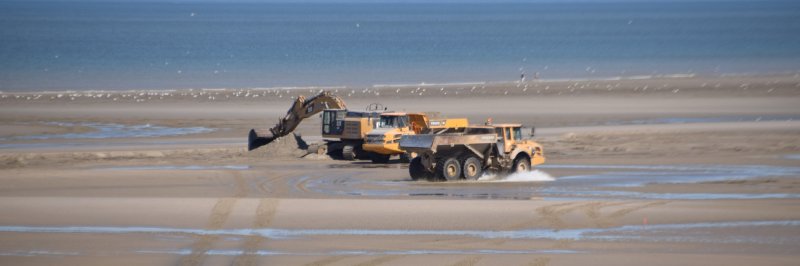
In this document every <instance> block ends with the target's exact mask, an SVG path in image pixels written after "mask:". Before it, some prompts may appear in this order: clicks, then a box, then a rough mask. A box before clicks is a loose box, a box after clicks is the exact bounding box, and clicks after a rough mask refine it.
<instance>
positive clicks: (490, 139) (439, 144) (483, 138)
mask: <svg viewBox="0 0 800 266" xmlns="http://www.w3.org/2000/svg"><path fill="white" fill-rule="evenodd" d="M495 143H497V135H495V134H467V133H447V134H419V135H409V136H403V138H402V139H400V148H402V149H404V150H407V151H412V152H416V153H420V154H421V153H424V152H426V151H431V152H433V153H438V152H446V151H447V150H448V149H449V148H452V147H455V146H467V147H468V148H469V149H471V150H473V151H474V152H477V153H480V154H485V153H486V151H487V150H488V149H489V148H491V145H493V144H495Z"/></svg>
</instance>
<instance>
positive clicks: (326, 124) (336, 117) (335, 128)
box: [322, 109, 347, 135]
mask: <svg viewBox="0 0 800 266" xmlns="http://www.w3.org/2000/svg"><path fill="white" fill-rule="evenodd" d="M345 116H347V110H344V109H328V110H324V111H323V113H322V135H341V134H342V132H343V131H344V118H345Z"/></svg>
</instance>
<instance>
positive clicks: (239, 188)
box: [178, 171, 247, 266]
mask: <svg viewBox="0 0 800 266" xmlns="http://www.w3.org/2000/svg"><path fill="white" fill-rule="evenodd" d="M227 172H228V173H230V174H231V176H233V179H234V180H233V181H234V183H235V184H236V191H235V192H234V197H228V198H220V199H217V202H216V203H215V204H214V207H212V208H211V215H209V217H208V225H206V229H210V230H217V229H221V228H222V226H223V225H225V222H226V221H228V217H230V214H231V211H232V210H233V206H235V205H236V201H237V200H238V198H240V197H244V196H246V195H247V186H246V183H245V181H244V178H243V177H242V175H241V173H239V171H227ZM217 239H219V236H213V235H203V236H199V237H197V241H195V242H194V244H192V246H191V248H192V252H191V253H190V254H189V255H186V256H184V257H181V258H180V260H179V261H178V265H181V266H194V265H201V264H203V261H204V260H205V257H206V252H208V250H209V249H211V245H212V244H213V243H214V242H216V241H217Z"/></svg>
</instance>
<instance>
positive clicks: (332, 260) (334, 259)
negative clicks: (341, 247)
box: [304, 256, 349, 266]
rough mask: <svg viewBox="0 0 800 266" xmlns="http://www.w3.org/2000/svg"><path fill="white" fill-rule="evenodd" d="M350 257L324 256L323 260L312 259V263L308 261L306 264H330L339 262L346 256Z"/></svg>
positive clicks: (306, 265)
mask: <svg viewBox="0 0 800 266" xmlns="http://www.w3.org/2000/svg"><path fill="white" fill-rule="evenodd" d="M348 257H349V256H340V257H326V258H323V259H321V260H315V261H312V262H310V263H307V264H305V265H304V266H325V265H330V264H334V263H336V262H338V261H340V260H343V259H345V258H348Z"/></svg>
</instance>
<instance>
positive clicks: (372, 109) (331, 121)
mask: <svg viewBox="0 0 800 266" xmlns="http://www.w3.org/2000/svg"><path fill="white" fill-rule="evenodd" d="M367 109H368V110H367V111H365V112H358V111H351V110H347V105H346V104H345V103H344V100H342V98H340V97H339V96H336V95H334V94H332V93H330V92H328V91H323V92H320V93H319V94H317V95H315V96H314V97H311V98H306V97H305V96H302V95H301V96H298V97H297V99H295V101H294V103H293V104H292V107H291V108H289V110H288V111H286V115H285V116H284V117H283V118H281V119H280V120H278V123H277V124H275V126H273V127H272V128H270V129H268V130H267V129H251V130H250V133H249V137H248V145H247V148H248V150H254V149H257V148H258V147H261V146H264V145H267V144H269V143H270V142H272V141H273V140H275V139H277V138H280V137H283V136H286V135H288V134H290V133H292V132H293V131H294V130H295V129H296V128H297V126H298V125H300V122H302V121H303V120H304V119H306V118H309V117H311V116H313V115H315V114H318V113H320V112H323V114H322V136H323V138H326V140H325V143H322V144H312V145H309V151H310V152H315V153H319V154H331V155H341V157H342V158H343V159H345V160H355V159H356V158H368V157H369V153H368V152H365V151H364V150H363V149H362V147H361V146H362V144H363V143H364V139H365V137H366V134H367V133H368V132H370V131H371V130H372V129H373V128H374V127H375V123H376V122H377V121H378V118H379V117H380V114H381V113H382V111H384V110H385V108H383V106H381V105H379V104H372V105H370V106H369V107H367Z"/></svg>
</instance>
